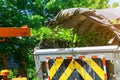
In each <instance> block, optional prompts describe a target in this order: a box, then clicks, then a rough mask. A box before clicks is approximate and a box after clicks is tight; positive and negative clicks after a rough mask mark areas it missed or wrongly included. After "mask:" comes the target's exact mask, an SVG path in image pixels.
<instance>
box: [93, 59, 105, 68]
mask: <svg viewBox="0 0 120 80" xmlns="http://www.w3.org/2000/svg"><path fill="white" fill-rule="evenodd" d="M92 60H94V61H95V63H96V64H98V66H100V68H101V69H102V70H104V69H103V61H102V59H101V58H92Z"/></svg>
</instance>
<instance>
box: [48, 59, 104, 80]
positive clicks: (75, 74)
mask: <svg viewBox="0 0 120 80" xmlns="http://www.w3.org/2000/svg"><path fill="white" fill-rule="evenodd" d="M103 64H105V63H104V62H103V58H95V57H92V58H85V57H79V58H78V59H71V58H68V59H62V58H60V57H59V58H57V59H49V60H48V62H47V65H48V66H49V67H48V71H49V72H48V73H49V80H106V79H105V72H104V65H103Z"/></svg>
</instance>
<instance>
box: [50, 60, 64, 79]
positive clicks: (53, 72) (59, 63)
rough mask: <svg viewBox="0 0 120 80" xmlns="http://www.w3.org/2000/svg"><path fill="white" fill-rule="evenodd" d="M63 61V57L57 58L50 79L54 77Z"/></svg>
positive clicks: (51, 69)
mask: <svg viewBox="0 0 120 80" xmlns="http://www.w3.org/2000/svg"><path fill="white" fill-rule="evenodd" d="M62 63H63V59H56V61H55V63H54V64H53V65H52V67H51V68H50V79H52V78H53V77H54V75H55V73H56V71H57V69H59V67H60V65H61V64H62Z"/></svg>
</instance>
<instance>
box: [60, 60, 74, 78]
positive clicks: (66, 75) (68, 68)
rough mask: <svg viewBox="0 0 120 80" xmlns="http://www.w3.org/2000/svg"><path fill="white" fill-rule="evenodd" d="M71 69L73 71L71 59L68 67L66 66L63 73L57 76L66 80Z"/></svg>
mask: <svg viewBox="0 0 120 80" xmlns="http://www.w3.org/2000/svg"><path fill="white" fill-rule="evenodd" d="M73 71H74V65H73V61H71V62H70V64H69V65H68V67H67V68H66V70H65V71H64V73H63V74H62V75H61V77H60V78H59V80H67V79H68V78H69V76H70V75H71V73H72V72H73Z"/></svg>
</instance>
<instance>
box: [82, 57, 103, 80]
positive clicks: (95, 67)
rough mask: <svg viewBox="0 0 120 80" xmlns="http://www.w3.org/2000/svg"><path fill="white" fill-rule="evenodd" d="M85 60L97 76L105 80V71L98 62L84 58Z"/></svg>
mask: <svg viewBox="0 0 120 80" xmlns="http://www.w3.org/2000/svg"><path fill="white" fill-rule="evenodd" d="M83 60H84V61H85V62H86V63H87V64H88V65H89V66H90V67H91V68H92V69H93V70H94V71H95V72H96V74H97V75H98V76H99V77H100V78H101V80H104V71H103V70H102V69H101V68H100V66H99V65H98V64H96V62H95V61H94V60H92V59H90V58H83Z"/></svg>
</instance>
